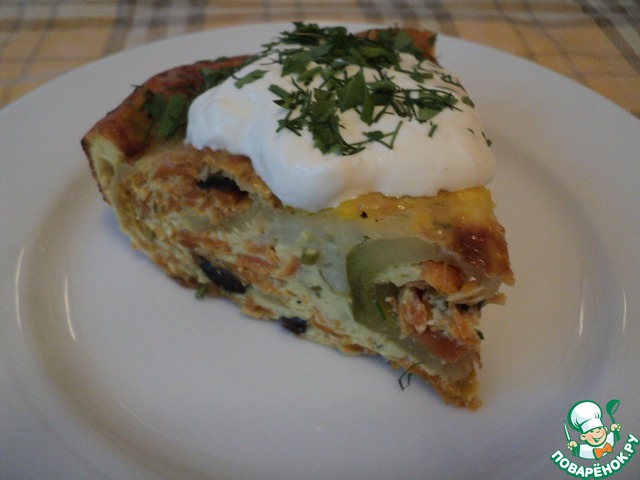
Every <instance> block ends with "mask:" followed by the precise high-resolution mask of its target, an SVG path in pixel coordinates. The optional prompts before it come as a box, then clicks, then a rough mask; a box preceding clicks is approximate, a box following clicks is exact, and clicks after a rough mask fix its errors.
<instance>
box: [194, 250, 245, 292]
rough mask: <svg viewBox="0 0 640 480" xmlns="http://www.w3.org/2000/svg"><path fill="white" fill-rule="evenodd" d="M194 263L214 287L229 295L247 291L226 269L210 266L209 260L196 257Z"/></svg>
mask: <svg viewBox="0 0 640 480" xmlns="http://www.w3.org/2000/svg"><path fill="white" fill-rule="evenodd" d="M196 262H197V263H198V266H199V267H200V269H201V270H202V271H203V272H204V274H205V275H206V276H207V278H209V280H211V282H213V284H214V285H217V286H218V287H220V288H222V289H223V290H226V291H227V292H229V293H244V292H246V291H247V288H246V287H245V286H244V284H243V283H242V282H241V281H240V279H239V278H238V277H236V276H235V275H234V274H233V273H231V272H230V271H229V270H227V269H226V268H222V267H216V266H214V265H212V264H211V262H210V261H209V260H207V259H206V258H204V257H200V256H198V257H196Z"/></svg>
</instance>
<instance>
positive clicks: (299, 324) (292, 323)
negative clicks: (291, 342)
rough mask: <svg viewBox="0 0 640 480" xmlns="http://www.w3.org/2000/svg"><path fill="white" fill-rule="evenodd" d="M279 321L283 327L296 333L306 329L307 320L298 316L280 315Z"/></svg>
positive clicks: (298, 333) (299, 333) (301, 332)
mask: <svg viewBox="0 0 640 480" xmlns="http://www.w3.org/2000/svg"><path fill="white" fill-rule="evenodd" d="M280 322H281V323H282V326H283V327H284V328H286V329H287V330H289V331H290V332H291V333H295V334H296V335H301V334H303V333H304V332H306V331H307V321H306V320H304V319H302V318H300V317H280Z"/></svg>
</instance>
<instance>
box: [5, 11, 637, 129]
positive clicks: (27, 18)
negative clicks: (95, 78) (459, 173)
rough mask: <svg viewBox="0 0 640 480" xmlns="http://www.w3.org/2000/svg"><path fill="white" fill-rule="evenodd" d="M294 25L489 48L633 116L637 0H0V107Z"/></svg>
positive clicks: (635, 112) (635, 88)
mask: <svg viewBox="0 0 640 480" xmlns="http://www.w3.org/2000/svg"><path fill="white" fill-rule="evenodd" d="M297 20H301V21H329V22H335V23H345V22H370V23H379V24H386V25H400V26H411V27H420V28H427V29H431V30H434V31H437V32H441V33H443V34H446V35H450V36H454V37H459V38H463V39H466V40H470V41H473V42H476V43H479V44H483V45H488V46H491V47H495V48H497V49H500V50H502V51H506V52H510V53H513V54H515V55H517V56H520V57H523V58H526V59H529V60H531V61H533V62H535V63H538V64H540V65H543V66H545V67H548V68H550V69H552V70H555V71H556V72H558V73H560V74H562V75H564V76H567V77H569V78H572V79H574V80H576V81H578V82H580V83H582V84H584V85H586V86H587V87H589V88H590V89H592V90H594V91H596V92H598V93H600V94H602V95H604V96H605V97H607V98H609V99H610V100H611V101H613V102H614V103H616V104H617V105H619V106H620V107H622V108H623V109H625V110H627V111H628V112H631V113H632V114H634V115H636V116H638V117H640V2H639V1H638V0H503V1H500V0H495V1H483V0H465V1H451V0H450V1H447V0H313V1H308V0H291V1H289V0H57V1H56V0H2V2H1V3H0V108H2V107H4V106H6V105H7V104H9V103H11V102H13V101H15V100H16V99H18V98H19V97H21V96H23V95H25V94H26V93H28V92H29V91H31V90H33V89H35V88H37V87H38V86H40V85H42V84H44V83H46V82H48V81H50V80H52V79H54V78H55V77H57V76H59V75H61V74H63V73H65V72H67V71H69V70H72V69H75V68H77V67H80V66H82V65H84V64H86V63H89V62H92V61H94V60H97V59H99V58H101V57H104V56H106V55H109V54H112V53H115V52H118V51H121V50H124V49H127V48H131V47H134V46H136V45H140V44H144V43H148V42H152V41H155V40H159V39H163V38H169V37H173V36H177V35H181V34H184V33H187V32H194V31H201V30H206V29H212V28H218V27H223V26H231V25H242V24H249V23H260V22H288V21H297Z"/></svg>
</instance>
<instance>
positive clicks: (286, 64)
mask: <svg viewBox="0 0 640 480" xmlns="http://www.w3.org/2000/svg"><path fill="white" fill-rule="evenodd" d="M294 26H295V28H294V30H293V31H288V32H282V33H281V34H280V36H279V37H278V38H277V39H276V40H274V41H273V42H271V43H268V44H265V45H263V47H264V50H263V51H262V52H261V53H259V54H257V55H255V56H254V57H252V59H250V60H249V61H248V62H247V65H251V64H252V63H255V62H258V61H265V62H268V61H274V62H275V63H276V64H278V65H280V67H281V68H280V75H281V76H282V77H290V78H291V81H292V87H291V88H290V89H285V88H283V87H282V86H280V85H277V84H271V85H270V87H269V91H270V92H271V93H272V94H273V95H274V97H275V98H274V102H275V103H276V104H277V105H279V106H280V107H282V108H283V109H284V110H286V113H285V114H284V117H283V118H281V119H279V120H278V125H277V129H276V130H277V131H281V130H283V129H286V130H290V131H291V132H293V133H294V134H296V135H301V134H302V131H304V130H306V131H308V132H309V133H311V135H312V137H313V142H314V147H315V148H318V149H319V150H320V151H321V152H323V153H334V154H339V155H352V154H354V153H357V152H359V151H361V150H363V149H364V148H365V147H366V145H367V144H369V143H372V142H376V143H380V144H382V145H384V146H386V147H387V148H389V149H392V148H393V146H394V142H395V140H396V138H397V136H398V132H399V130H400V128H401V127H402V125H403V121H404V120H405V119H406V120H407V121H408V120H412V119H413V120H416V121H418V122H420V123H425V122H428V121H430V120H431V119H432V118H433V117H435V116H436V115H437V114H438V113H440V112H441V111H442V110H444V109H452V110H459V109H458V107H456V104H457V103H458V101H459V100H458V99H457V98H456V97H455V96H454V95H453V93H451V92H450V91H449V88H447V87H441V88H427V87H426V86H424V85H423V84H424V82H425V81H426V80H429V79H432V78H434V76H435V75H438V76H439V77H440V79H441V80H442V81H443V82H444V83H446V84H451V85H453V86H455V87H459V88H462V87H461V85H460V84H459V82H458V81H457V80H456V79H455V78H454V77H452V76H451V75H449V74H446V73H442V72H441V71H440V70H439V69H438V65H436V64H434V63H432V62H430V61H428V60H427V59H425V57H424V54H423V52H422V51H421V50H420V49H419V48H418V47H416V46H415V44H414V42H413V40H412V39H411V37H409V35H407V34H406V33H405V32H403V31H401V30H394V29H387V30H382V31H378V32H377V33H376V35H375V39H373V38H370V36H355V35H353V34H351V33H349V32H348V31H347V30H346V29H345V28H344V27H320V26H318V25H316V24H305V23H301V22H297V23H294ZM401 53H407V54H410V55H412V56H413V57H415V59H416V60H417V63H416V64H415V65H414V66H413V67H412V68H411V70H406V69H404V68H403V66H402V63H401V56H400V54H401ZM267 57H269V59H267ZM365 69H366V70H367V71H368V72H372V74H371V73H368V74H367V75H365ZM354 70H355V72H354ZM394 71H395V72H401V73H405V74H407V75H409V77H410V78H411V79H413V81H414V82H416V85H415V86H412V87H411V88H406V87H403V86H401V85H399V84H398V83H396V81H395V77H394ZM265 73H266V72H265V71H264V70H261V69H259V68H256V69H255V70H252V71H250V72H249V73H248V74H247V75H245V76H244V77H242V78H238V79H236V82H235V86H236V87H237V88H242V87H243V86H245V85H247V84H248V83H251V82H253V81H255V80H257V79H259V78H262V77H263V76H264V75H265ZM312 81H314V82H315V83H314V86H310V84H311V82H312ZM463 91H464V90H463ZM462 102H463V103H465V104H467V105H470V106H473V103H472V102H471V100H470V99H469V97H467V96H464V97H462ZM349 110H354V111H355V112H356V114H357V115H358V117H359V118H360V120H361V121H362V122H364V123H365V124H366V125H368V126H372V125H374V124H376V123H377V122H378V121H379V120H380V119H381V118H382V117H383V116H384V115H387V114H395V115H397V116H398V117H399V118H400V120H399V121H398V122H397V123H396V127H395V128H394V129H393V130H391V131H382V130H380V129H376V128H372V129H371V130H368V131H363V132H362V135H363V137H362V140H360V141H356V142H348V141H347V140H345V138H344V137H343V135H342V125H341V123H340V122H341V114H342V113H344V112H346V111H349ZM436 128H437V125H436V124H435V123H433V122H431V123H430V128H429V129H428V130H427V136H428V137H432V136H433V135H434V133H435V131H436Z"/></svg>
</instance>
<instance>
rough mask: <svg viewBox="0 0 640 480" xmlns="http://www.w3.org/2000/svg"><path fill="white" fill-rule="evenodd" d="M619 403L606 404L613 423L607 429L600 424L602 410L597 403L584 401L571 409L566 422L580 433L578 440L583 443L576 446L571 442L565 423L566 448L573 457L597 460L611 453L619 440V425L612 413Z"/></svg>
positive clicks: (616, 401)
mask: <svg viewBox="0 0 640 480" xmlns="http://www.w3.org/2000/svg"><path fill="white" fill-rule="evenodd" d="M619 403H620V402H619V401H618V400H611V401H610V402H609V403H607V413H608V414H609V416H610V417H611V421H612V422H613V423H612V424H611V427H610V428H609V429H607V427H605V426H604V424H603V423H602V409H601V408H600V406H599V405H598V404H597V403H595V402H592V401H589V400H585V401H582V402H578V403H576V404H575V405H574V406H573V407H571V409H570V410H569V414H568V415H567V421H568V423H569V425H571V427H572V428H573V429H574V430H576V431H577V432H580V440H582V441H583V442H584V443H581V444H578V442H576V441H575V440H572V439H571V436H570V435H569V430H568V429H567V424H566V423H565V425H564V432H565V436H566V438H567V442H568V443H567V448H568V449H569V450H571V452H572V453H573V455H574V456H578V457H580V458H585V459H596V460H598V459H600V458H602V457H603V456H605V455H607V454H609V453H611V452H613V446H614V445H615V443H616V442H617V441H618V440H619V439H620V424H619V423H615V420H614V419H613V412H615V410H616V409H617V408H618V404H619Z"/></svg>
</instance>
